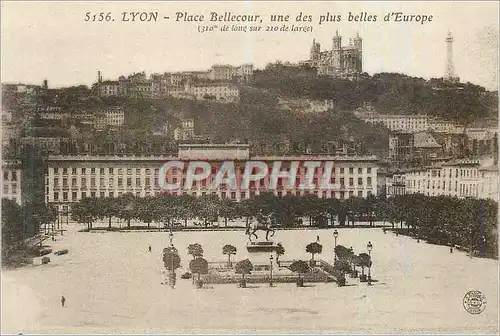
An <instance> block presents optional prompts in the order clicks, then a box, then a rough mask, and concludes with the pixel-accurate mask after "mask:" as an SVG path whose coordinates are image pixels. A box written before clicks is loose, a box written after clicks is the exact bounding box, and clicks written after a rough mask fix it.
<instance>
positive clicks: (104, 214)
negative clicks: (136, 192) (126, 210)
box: [98, 197, 118, 229]
mask: <svg viewBox="0 0 500 336" xmlns="http://www.w3.org/2000/svg"><path fill="white" fill-rule="evenodd" d="M117 203H118V202H117V200H116V198H113V197H104V198H101V199H100V201H99V208H98V209H99V211H98V218H100V219H102V218H108V229H111V219H112V218H113V217H114V216H116V215H117V214H118V204H117Z"/></svg>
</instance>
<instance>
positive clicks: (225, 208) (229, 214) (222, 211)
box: [219, 198, 238, 226]
mask: <svg viewBox="0 0 500 336" xmlns="http://www.w3.org/2000/svg"><path fill="white" fill-rule="evenodd" d="M219 204H220V205H219V215H220V216H221V217H223V218H224V226H227V222H228V220H233V219H236V218H238V212H237V211H236V206H237V205H236V201H235V200H232V199H229V198H225V199H222V200H221V201H220V203H219Z"/></svg>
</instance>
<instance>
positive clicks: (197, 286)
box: [196, 279, 203, 288]
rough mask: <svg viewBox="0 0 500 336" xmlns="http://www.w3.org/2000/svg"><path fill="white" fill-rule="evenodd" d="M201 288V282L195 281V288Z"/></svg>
mask: <svg viewBox="0 0 500 336" xmlns="http://www.w3.org/2000/svg"><path fill="white" fill-rule="evenodd" d="M202 287H203V280H201V279H200V280H196V288H202Z"/></svg>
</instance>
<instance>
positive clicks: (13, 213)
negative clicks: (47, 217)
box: [2, 198, 24, 251]
mask: <svg viewBox="0 0 500 336" xmlns="http://www.w3.org/2000/svg"><path fill="white" fill-rule="evenodd" d="M22 220H23V218H22V209H21V206H19V205H18V204H17V203H16V202H15V201H13V200H10V199H7V198H2V250H5V251H8V250H10V249H11V248H13V247H15V246H16V245H17V244H19V243H20V242H22V241H23V238H24V235H23V224H22Z"/></svg>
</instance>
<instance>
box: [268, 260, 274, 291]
mask: <svg viewBox="0 0 500 336" xmlns="http://www.w3.org/2000/svg"><path fill="white" fill-rule="evenodd" d="M273 259H274V257H273V255H272V254H271V256H270V257H269V263H270V266H271V267H270V268H269V274H270V280H269V287H273Z"/></svg>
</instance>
